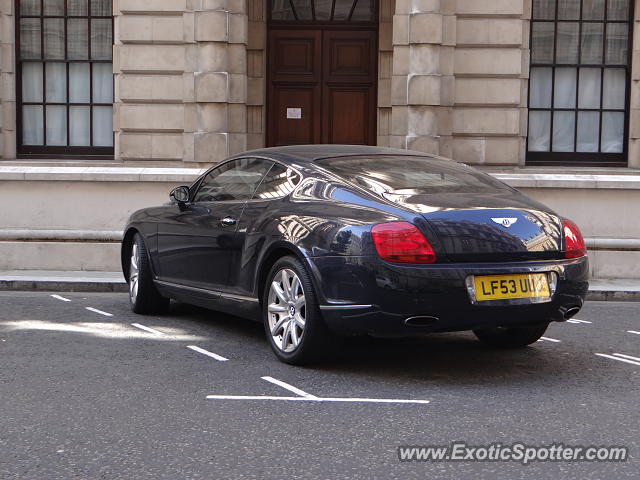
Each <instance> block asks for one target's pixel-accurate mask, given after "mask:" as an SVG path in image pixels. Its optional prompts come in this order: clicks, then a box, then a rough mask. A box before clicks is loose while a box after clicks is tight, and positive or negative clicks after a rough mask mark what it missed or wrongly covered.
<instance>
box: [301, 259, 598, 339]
mask: <svg viewBox="0 0 640 480" xmlns="http://www.w3.org/2000/svg"><path fill="white" fill-rule="evenodd" d="M310 260H311V261H312V267H313V271H314V276H315V277H316V280H317V282H316V285H317V286H318V287H319V290H320V291H319V297H320V303H321V312H322V315H323V318H324V320H325V322H326V323H327V325H328V326H329V328H331V329H332V330H334V331H336V332H340V333H343V334H362V333H368V334H376V335H392V336H396V335H397V336H404V335H411V334H412V333H418V332H425V331H431V332H446V331H457V330H471V329H476V328H487V327H491V326H507V325H508V326H517V325H526V324H534V323H543V322H551V321H562V320H564V313H565V312H566V311H567V310H568V309H569V308H573V307H578V308H581V307H582V304H583V302H584V298H585V296H586V294H587V290H588V287H589V284H588V272H589V261H588V259H587V257H582V258H578V259H570V260H553V261H537V262H509V263H502V264H495V263H492V264H490V265H487V264H469V263H465V264H434V265H418V266H406V265H397V264H391V263H387V262H383V261H381V260H380V259H379V258H377V257H315V258H312V259H310ZM549 271H553V272H556V274H557V276H558V286H557V288H556V291H555V293H554V295H553V297H552V298H551V301H549V302H545V303H535V304H521V305H512V304H510V303H509V301H503V302H492V304H491V305H486V304H484V305H483V304H481V303H480V304H476V305H474V304H473V303H472V302H471V298H470V296H469V293H468V291H467V287H466V284H465V279H466V278H467V277H468V276H470V275H495V274H515V273H541V272H549ZM416 316H425V317H433V318H432V319H425V320H424V321H420V322H419V323H420V324H421V325H422V326H420V327H416V326H407V325H406V324H405V321H406V319H407V318H410V317H416Z"/></svg>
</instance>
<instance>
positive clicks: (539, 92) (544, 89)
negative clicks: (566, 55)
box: [529, 67, 553, 108]
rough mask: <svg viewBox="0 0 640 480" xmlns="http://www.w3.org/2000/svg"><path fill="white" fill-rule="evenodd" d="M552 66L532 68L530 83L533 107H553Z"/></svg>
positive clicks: (531, 105) (530, 104)
mask: <svg viewBox="0 0 640 480" xmlns="http://www.w3.org/2000/svg"><path fill="white" fill-rule="evenodd" d="M551 82H552V71H551V68H540V67H538V68H532V69H531V81H530V83H529V106H530V107H531V108H551V92H552V91H553V87H552V83H551Z"/></svg>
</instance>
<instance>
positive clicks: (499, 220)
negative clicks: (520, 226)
mask: <svg viewBox="0 0 640 480" xmlns="http://www.w3.org/2000/svg"><path fill="white" fill-rule="evenodd" d="M491 220H493V221H494V222H496V223H497V224H498V225H502V226H503V227H506V228H509V227H510V226H511V225H513V224H514V223H516V222H517V221H518V219H517V218H515V217H510V218H492V219H491Z"/></svg>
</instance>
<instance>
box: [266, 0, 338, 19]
mask: <svg viewBox="0 0 640 480" xmlns="http://www.w3.org/2000/svg"><path fill="white" fill-rule="evenodd" d="M313 4H314V6H315V10H316V20H329V18H330V17H331V5H332V4H333V2H332V1H331V0H315V1H314V2H313ZM274 5H275V3H274Z"/></svg>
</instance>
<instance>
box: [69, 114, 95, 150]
mask: <svg viewBox="0 0 640 480" xmlns="http://www.w3.org/2000/svg"><path fill="white" fill-rule="evenodd" d="M90 114H91V112H90V108H89V107H69V145H72V146H74V147H87V146H89V145H91V137H90V132H89V128H90V127H91V120H90Z"/></svg>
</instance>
